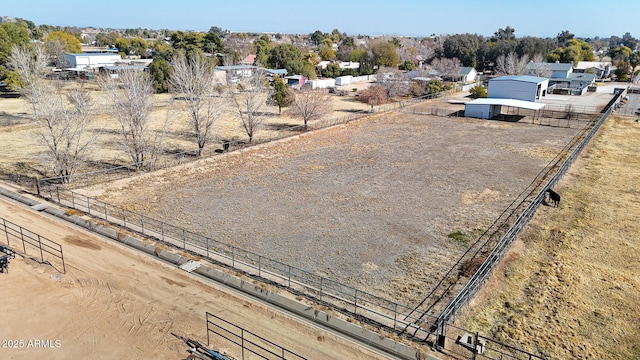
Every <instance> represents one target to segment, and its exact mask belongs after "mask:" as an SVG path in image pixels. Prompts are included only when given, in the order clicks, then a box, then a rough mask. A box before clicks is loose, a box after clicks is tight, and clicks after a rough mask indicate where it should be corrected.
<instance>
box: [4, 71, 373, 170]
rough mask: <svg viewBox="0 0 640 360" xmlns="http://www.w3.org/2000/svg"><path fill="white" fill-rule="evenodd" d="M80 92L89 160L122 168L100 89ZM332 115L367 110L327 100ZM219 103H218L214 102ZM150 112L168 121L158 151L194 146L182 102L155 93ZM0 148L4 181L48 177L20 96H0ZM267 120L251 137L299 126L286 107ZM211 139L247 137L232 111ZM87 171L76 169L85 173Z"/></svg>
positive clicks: (123, 159) (350, 100) (157, 122)
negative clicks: (94, 113) (86, 96)
mask: <svg viewBox="0 0 640 360" xmlns="http://www.w3.org/2000/svg"><path fill="white" fill-rule="evenodd" d="M77 86H79V84H78V83H75V82H68V83H64V87H63V88H64V89H68V88H73V87H77ZM84 86H85V89H86V90H88V91H90V93H91V94H92V98H93V102H94V104H95V106H96V107H97V108H98V109H99V115H98V117H97V119H96V121H95V122H94V124H93V127H92V128H91V130H90V131H91V132H95V133H98V134H99V136H98V140H97V142H96V144H95V149H99V151H93V152H92V154H91V156H90V160H91V161H93V162H94V163H97V164H111V165H113V166H117V165H123V164H128V163H130V162H131V160H130V159H129V158H128V157H127V156H126V154H125V152H124V151H123V150H122V149H121V147H120V145H119V140H120V136H121V135H119V124H118V123H117V121H116V120H115V119H113V118H112V117H111V116H110V115H109V114H108V106H109V105H108V104H107V103H106V101H105V99H104V98H103V97H102V93H101V91H100V90H99V89H98V88H97V86H96V85H95V84H93V83H90V82H87V83H85V85H84ZM332 99H333V101H334V104H333V107H334V110H335V111H334V112H333V113H332V114H329V115H328V118H338V117H342V116H345V115H348V114H350V113H353V112H355V111H360V110H367V109H368V108H369V106H368V105H366V104H362V103H360V102H357V101H355V100H354V99H355V98H354V97H353V96H347V97H340V96H334V97H332ZM220 101H221V102H222V101H223V99H220ZM153 105H154V108H153V111H152V113H151V115H150V118H149V125H150V128H151V129H153V130H159V129H161V127H162V125H163V123H164V121H165V119H166V118H167V117H169V118H170V119H171V120H170V123H169V126H168V127H167V132H166V135H165V142H164V147H165V148H166V149H167V150H168V151H170V152H183V151H187V150H192V149H195V148H196V144H195V142H194V141H193V140H192V138H190V135H189V134H190V133H191V129H190V127H189V119H188V118H187V116H186V114H185V113H184V112H181V111H179V110H180V108H181V107H182V106H184V104H183V103H181V102H180V101H175V100H172V99H171V96H170V95H168V94H157V95H154V97H153ZM0 109H1V110H0V148H3V149H11V151H4V152H3V153H2V155H0V174H5V178H9V179H10V180H12V179H13V177H15V176H16V175H20V176H27V177H36V176H40V177H43V176H51V175H52V172H51V171H52V169H51V167H50V163H49V162H48V160H47V159H46V156H45V155H44V154H45V151H46V149H45V147H44V146H41V145H40V142H39V141H38V140H37V138H36V136H35V131H36V130H38V129H39V126H38V124H36V123H35V122H34V121H33V119H32V114H33V111H32V109H31V106H30V105H29V104H28V103H27V102H26V101H25V100H24V99H23V98H7V99H5V98H0ZM264 111H265V112H266V113H267V118H266V120H265V122H264V127H263V129H262V130H259V131H258V132H257V133H256V135H255V139H256V140H257V141H262V140H264V139H270V138H273V137H274V136H276V135H277V134H276V132H277V130H274V129H278V128H283V127H289V126H296V125H302V120H301V119H297V118H294V117H292V116H290V115H288V112H287V109H286V108H285V109H284V110H283V113H282V115H278V109H277V107H275V106H266V107H265V110H264ZM213 132H214V136H213V138H214V139H213V140H212V143H214V142H215V143H217V142H218V141H219V139H235V140H244V141H246V140H247V135H246V133H245V132H244V130H243V129H242V127H241V125H240V122H239V120H238V119H237V118H236V117H235V113H234V112H233V109H228V111H227V114H226V115H225V116H223V117H222V118H221V119H220V120H219V121H217V123H216V124H215V125H214V131H213ZM90 170H93V169H91V168H85V169H82V170H81V172H82V171H85V172H86V171H90Z"/></svg>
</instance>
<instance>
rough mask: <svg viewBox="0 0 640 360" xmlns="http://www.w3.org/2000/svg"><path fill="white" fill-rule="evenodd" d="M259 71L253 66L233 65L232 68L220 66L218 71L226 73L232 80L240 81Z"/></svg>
mask: <svg viewBox="0 0 640 360" xmlns="http://www.w3.org/2000/svg"><path fill="white" fill-rule="evenodd" d="M255 69H257V67H256V66H253V65H231V66H218V67H216V70H217V71H224V72H226V73H227V76H228V77H229V78H230V79H240V78H245V77H249V76H251V75H252V74H253V72H254V71H255Z"/></svg>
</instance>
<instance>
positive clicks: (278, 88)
mask: <svg viewBox="0 0 640 360" xmlns="http://www.w3.org/2000/svg"><path fill="white" fill-rule="evenodd" d="M271 87H272V89H271V94H270V95H269V97H268V98H267V105H274V106H277V107H278V114H282V108H283V107H288V106H291V104H292V103H293V100H294V99H295V94H294V93H293V89H291V87H289V86H287V84H285V83H284V80H282V79H281V78H279V77H276V78H274V79H273V82H272V83H271Z"/></svg>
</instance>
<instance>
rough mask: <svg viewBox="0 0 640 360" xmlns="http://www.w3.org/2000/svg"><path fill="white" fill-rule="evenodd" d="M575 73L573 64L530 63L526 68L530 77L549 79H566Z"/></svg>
mask: <svg viewBox="0 0 640 360" xmlns="http://www.w3.org/2000/svg"><path fill="white" fill-rule="evenodd" d="M572 72H573V64H568V63H559V62H556V63H538V62H533V61H531V62H529V63H528V64H527V67H526V74H527V75H530V76H542V74H543V73H544V75H545V76H544V77H547V78H549V79H566V78H568V77H569V74H571V73H572Z"/></svg>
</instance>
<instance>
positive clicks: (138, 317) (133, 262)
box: [0, 198, 385, 359]
mask: <svg viewBox="0 0 640 360" xmlns="http://www.w3.org/2000/svg"><path fill="white" fill-rule="evenodd" d="M0 217H3V218H5V219H7V220H9V221H11V222H14V223H16V224H18V225H20V226H22V227H25V228H28V229H30V230H32V231H34V232H36V233H38V234H41V235H43V236H46V237H47V238H49V239H51V240H53V241H56V242H59V243H60V244H62V247H63V251H64V257H65V261H66V269H67V273H66V274H59V273H58V272H57V271H55V270H54V269H53V268H51V267H50V266H47V265H41V264H38V263H37V262H35V261H33V260H31V259H30V258H26V259H23V258H21V257H19V256H18V257H16V259H14V260H12V261H11V264H10V271H9V273H8V274H0V284H1V290H0V291H1V292H2V306H1V309H2V320H3V324H2V326H0V341H2V342H1V343H0V358H1V359H24V358H37V359H80V358H92V359H107V358H108V359H116V358H120V359H183V358H185V357H186V356H187V355H188V354H187V352H186V350H187V347H186V345H184V343H183V342H182V341H180V340H178V339H176V338H174V337H173V336H172V335H171V334H170V333H171V332H175V333H177V334H180V335H183V336H187V337H190V338H193V339H196V340H199V341H200V342H202V343H206V327H205V312H207V311H208V312H210V313H213V314H215V315H217V316H220V317H222V318H224V319H226V320H228V321H230V322H232V323H234V324H237V325H239V326H241V327H244V328H245V329H247V330H249V331H252V332H254V333H256V334H259V335H261V336H263V337H265V338H267V339H269V340H271V341H274V342H275V343H277V344H279V345H281V346H283V347H285V348H287V349H289V350H290V351H293V352H295V353H297V354H300V355H302V356H305V357H307V358H308V359H384V358H385V357H382V356H380V355H377V354H374V353H372V352H370V351H368V350H366V349H363V348H361V347H358V346H357V345H355V344H353V343H351V342H349V341H347V340H345V339H342V338H340V337H338V336H336V335H334V334H331V333H328V332H326V331H324V330H322V329H319V328H316V327H314V326H312V325H309V324H306V323H301V322H299V321H297V320H295V319H293V318H291V317H289V316H287V315H285V314H283V313H281V312H279V311H275V310H273V309H271V308H268V307H266V306H265V305H262V304H260V303H258V302H255V301H253V300H251V299H248V298H245V297H243V296H241V295H238V294H235V293H232V292H229V291H227V290H225V289H223V288H221V287H218V286H215V285H214V284H212V283H210V282H207V281H206V280H204V279H201V278H198V277H196V276H195V275H192V274H189V273H186V272H184V271H182V270H179V269H177V268H175V267H173V266H170V265H168V264H165V263H162V262H160V261H158V260H156V259H154V258H151V257H149V256H146V255H144V254H141V253H139V252H137V251H134V250H131V249H129V248H125V247H124V246H122V245H120V244H116V243H113V242H111V241H109V240H106V239H103V238H100V237H97V236H95V235H93V234H91V233H88V232H86V231H81V230H79V229H76V228H74V227H72V226H70V225H68V224H66V223H62V222H61V221H59V220H55V219H53V218H50V217H48V216H46V214H42V213H38V212H36V211H34V210H31V209H29V208H27V207H24V206H22V205H19V204H15V203H13V202H9V201H7V200H5V199H3V198H0ZM0 243H6V239H5V238H4V234H1V237H0ZM36 340H37V341H36ZM47 340H48V341H47ZM211 347H212V348H217V349H221V350H224V351H226V352H227V353H228V354H230V355H232V356H235V357H236V358H240V350H239V349H238V348H232V347H231V345H230V344H229V343H223V342H222V340H220V339H219V338H215V337H212V344H211ZM249 358H250V357H247V359H249Z"/></svg>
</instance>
